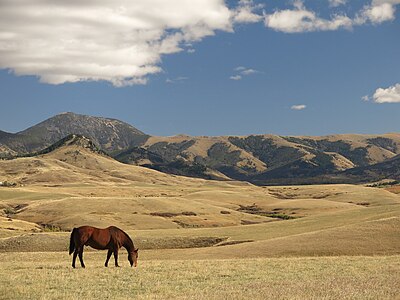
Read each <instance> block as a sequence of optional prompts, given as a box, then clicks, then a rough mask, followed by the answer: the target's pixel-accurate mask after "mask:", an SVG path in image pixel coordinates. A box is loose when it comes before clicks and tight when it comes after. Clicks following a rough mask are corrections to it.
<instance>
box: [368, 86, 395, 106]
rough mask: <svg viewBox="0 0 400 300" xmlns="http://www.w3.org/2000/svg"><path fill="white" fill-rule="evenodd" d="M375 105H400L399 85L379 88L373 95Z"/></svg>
mask: <svg viewBox="0 0 400 300" xmlns="http://www.w3.org/2000/svg"><path fill="white" fill-rule="evenodd" d="M373 99H374V102H376V103H400V83H397V84H395V85H393V86H390V87H388V88H379V89H377V90H376V91H375V93H374V95H373Z"/></svg>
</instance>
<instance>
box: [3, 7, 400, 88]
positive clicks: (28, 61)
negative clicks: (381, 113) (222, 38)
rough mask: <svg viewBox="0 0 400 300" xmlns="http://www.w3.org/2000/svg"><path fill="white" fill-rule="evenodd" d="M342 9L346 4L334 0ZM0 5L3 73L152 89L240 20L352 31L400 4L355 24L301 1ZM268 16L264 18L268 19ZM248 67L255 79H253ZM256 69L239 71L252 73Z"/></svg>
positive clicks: (370, 10) (280, 27)
mask: <svg viewBox="0 0 400 300" xmlns="http://www.w3.org/2000/svg"><path fill="white" fill-rule="evenodd" d="M329 1H330V2H329V3H331V4H332V5H337V4H339V3H342V2H344V0H329ZM226 2H227V1H224V0H168V1H166V0H145V1H144V0H96V1H95V0H79V1H78V0H68V1H54V0H37V1H31V0H18V1H17V0H0V69H10V70H11V71H12V72H14V73H15V74H16V75H34V76H38V77H39V78H40V81H41V82H46V83H51V84H61V83H65V82H77V81H97V80H105V81H109V82H111V83H112V84H114V85H115V86H124V85H132V84H146V82H147V80H148V76H149V75H151V74H155V73H159V72H161V71H162V69H161V67H160V64H161V58H162V56H163V55H168V54H172V53H177V52H180V51H187V52H188V53H193V52H194V51H195V50H194V49H193V48H192V43H194V42H197V41H200V40H202V39H203V38H205V37H207V36H211V35H214V34H215V33H216V31H218V30H223V31H231V32H232V31H233V27H234V25H235V24H238V23H255V22H260V21H264V24H265V26H266V27H269V28H271V29H273V30H277V31H282V32H290V33H293V32H306V31H322V30H337V29H341V28H346V29H347V28H351V27H352V26H354V25H362V24H364V23H367V22H370V23H373V24H379V23H382V22H385V21H390V20H393V19H394V18H395V9H396V7H395V6H396V5H397V4H400V0H372V2H371V4H370V5H368V6H365V7H364V8H363V9H362V10H361V11H360V12H359V13H358V14H356V17H355V18H354V19H350V18H349V17H347V16H346V15H344V14H336V15H333V16H332V17H331V18H330V19H324V18H320V17H319V16H318V14H317V13H316V12H314V11H311V10H309V9H307V8H305V6H304V5H303V2H302V1H299V0H296V1H295V2H294V7H293V8H292V9H284V10H277V11H275V12H273V13H271V14H267V13H265V12H261V10H262V9H263V8H264V5H262V4H255V3H254V2H253V1H252V0H239V1H238V2H236V7H232V8H228V6H227V4H226ZM261 13H262V16H261ZM246 70H248V71H247V72H248V74H246V73H245V72H246ZM250 70H251V69H242V70H236V71H237V72H241V73H240V75H241V76H244V75H249V74H251V72H252V71H250Z"/></svg>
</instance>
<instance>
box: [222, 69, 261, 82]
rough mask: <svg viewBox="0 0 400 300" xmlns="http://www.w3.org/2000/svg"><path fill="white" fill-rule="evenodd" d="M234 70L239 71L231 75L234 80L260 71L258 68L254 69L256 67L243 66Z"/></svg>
mask: <svg viewBox="0 0 400 300" xmlns="http://www.w3.org/2000/svg"><path fill="white" fill-rule="evenodd" d="M234 70H235V71H236V72H238V73H239V74H236V75H232V76H231V77H229V78H230V79H232V80H241V79H242V78H243V76H249V75H252V74H256V73H260V72H259V71H257V70H254V69H251V68H246V67H243V66H239V67H236V68H234Z"/></svg>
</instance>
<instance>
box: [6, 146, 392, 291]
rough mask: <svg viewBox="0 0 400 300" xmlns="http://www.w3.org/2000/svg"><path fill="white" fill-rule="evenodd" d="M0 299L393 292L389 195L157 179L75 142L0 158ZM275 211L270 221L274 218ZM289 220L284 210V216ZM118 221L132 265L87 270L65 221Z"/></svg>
mask: <svg viewBox="0 0 400 300" xmlns="http://www.w3.org/2000/svg"><path fill="white" fill-rule="evenodd" d="M6 180H7V181H9V182H15V183H16V186H15V187H0V259H1V262H2V263H1V266H0V298H4V299H63V298H70V299H71V298H72V299H78V298H80V299H82V298H83V299H91V298H97V299H127V298H132V297H137V298H141V299H154V298H158V299H168V298H171V299H172V298H175V299H179V298H193V299H210V298H217V299H227V298H229V299H231V298H232V299H243V298H254V299H265V298H278V299H396V297H397V295H398V294H399V292H400V288H399V286H400V195H399V194H398V191H397V188H396V187H392V188H391V189H389V190H385V189H384V188H375V187H366V186H361V185H313V186H275V187H257V186H254V185H251V184H247V183H243V182H234V181H226V182H223V181H210V180H203V179H194V178H185V177H180V176H173V175H167V174H163V173H160V172H157V171H154V170H149V169H145V168H141V167H136V166H129V165H124V164H121V163H118V162H116V161H115V160H113V159H111V158H109V157H106V156H102V155H100V154H98V153H92V152H90V151H89V150H87V149H82V148H79V147H78V146H70V147H65V148H60V149H57V150H55V151H53V152H50V153H48V154H46V155H42V156H38V157H29V158H20V159H17V160H11V161H0V181H6ZM277 216H280V217H281V218H279V217H277ZM282 216H287V217H282ZM79 225H94V226H98V227H106V226H109V225H116V226H119V227H121V228H122V229H124V230H125V231H127V232H128V233H129V235H130V236H131V237H132V238H133V240H134V243H135V246H137V247H139V248H140V249H141V250H140V258H139V259H140V265H139V268H137V269H131V268H128V264H127V261H126V256H125V254H122V255H121V256H120V263H121V264H122V266H123V268H120V269H115V268H108V269H105V268H104V267H103V263H104V259H105V255H106V254H105V252H96V251H89V249H87V250H85V261H86V265H87V269H86V270H82V269H77V270H72V268H71V267H70V263H71V261H70V260H71V257H69V256H68V255H67V251H66V250H67V246H68V239H69V231H70V229H71V228H73V227H74V226H79Z"/></svg>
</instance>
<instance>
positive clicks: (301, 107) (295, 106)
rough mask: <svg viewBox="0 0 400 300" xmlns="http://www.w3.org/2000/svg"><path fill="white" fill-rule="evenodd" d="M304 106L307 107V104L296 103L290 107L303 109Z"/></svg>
mask: <svg viewBox="0 0 400 300" xmlns="http://www.w3.org/2000/svg"><path fill="white" fill-rule="evenodd" d="M306 107H307V105H304V104H298V105H293V106H292V107H291V108H290V109H293V110H303V109H305V108H306Z"/></svg>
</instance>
